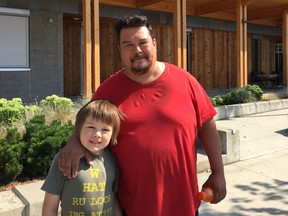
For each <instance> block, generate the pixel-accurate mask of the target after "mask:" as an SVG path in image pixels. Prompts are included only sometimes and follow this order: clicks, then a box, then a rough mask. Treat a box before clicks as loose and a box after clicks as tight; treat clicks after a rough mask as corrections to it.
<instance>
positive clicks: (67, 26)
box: [64, 18, 281, 95]
mask: <svg viewBox="0 0 288 216" xmlns="http://www.w3.org/2000/svg"><path fill="white" fill-rule="evenodd" d="M115 21H116V20H115V19H108V18H101V19H100V71H101V77H100V80H101V82H103V81H105V80H106V79H107V78H108V77H109V76H111V75H112V74H113V73H115V72H116V71H118V70H119V69H121V68H122V67H123V65H122V63H121V59H120V55H119V51H118V47H117V41H116V34H115V31H114V23H115ZM75 25H78V24H76V23H73V22H71V21H70V22H68V21H64V38H65V39H64V62H65V63H64V65H65V67H64V70H65V95H75V94H77V93H78V92H80V80H81V79H80V70H79V66H80V61H77V60H76V58H78V57H79V59H80V56H79V55H80V48H79V47H78V46H79V44H78V43H77V41H80V38H78V37H79V35H80V33H79V32H78V31H79V30H80V27H79V26H75ZM152 26H153V30H154V32H155V37H156V40H157V55H158V60H159V61H165V62H170V63H173V61H174V55H175V53H174V47H173V40H174V39H173V37H174V30H173V26H172V25H167V24H152ZM190 38H191V41H190V44H191V47H190V50H191V53H190V54H188V59H189V61H190V64H191V71H190V72H191V74H192V75H194V76H195V77H196V79H197V80H198V81H199V82H200V84H201V85H202V86H203V87H204V88H205V89H227V88H236V87H237V53H236V44H237V43H236V32H232V31H222V30H213V29H204V28H192V32H191V37H190ZM257 38H260V39H261V49H260V58H261V59H260V64H261V71H263V72H265V73H267V74H269V73H272V72H273V71H275V44H276V43H277V42H281V38H279V37H273V36H265V35H260V36H259V35H257ZM252 40H253V35H252V34H248V83H250V84H252V77H253V74H252V73H253V71H252V54H253V52H252ZM67 48H68V50H67ZM188 50H189V49H188Z"/></svg>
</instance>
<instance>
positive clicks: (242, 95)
mask: <svg viewBox="0 0 288 216" xmlns="http://www.w3.org/2000/svg"><path fill="white" fill-rule="evenodd" d="M263 94H264V92H263V90H262V89H261V88H260V87H259V86H257V85H246V86H244V87H242V88H238V89H234V90H232V91H231V92H229V93H227V94H226V95H222V96H220V95H218V96H215V97H214V98H211V99H210V100H211V102H212V104H213V106H221V105H230V104H239V103H251V102H256V101H259V100H261V98H262V96H263Z"/></svg>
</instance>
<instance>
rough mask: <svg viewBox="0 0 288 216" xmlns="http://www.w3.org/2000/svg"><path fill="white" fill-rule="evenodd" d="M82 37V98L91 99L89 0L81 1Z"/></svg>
mask: <svg viewBox="0 0 288 216" xmlns="http://www.w3.org/2000/svg"><path fill="white" fill-rule="evenodd" d="M82 3H83V35H84V96H85V97H88V98H91V96H92V87H91V75H92V68H91V65H92V50H91V44H92V43H91V0H83V2H82Z"/></svg>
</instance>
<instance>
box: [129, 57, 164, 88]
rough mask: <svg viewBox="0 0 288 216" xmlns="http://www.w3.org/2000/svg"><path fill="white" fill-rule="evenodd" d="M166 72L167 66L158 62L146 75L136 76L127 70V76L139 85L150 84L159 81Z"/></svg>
mask: <svg viewBox="0 0 288 216" xmlns="http://www.w3.org/2000/svg"><path fill="white" fill-rule="evenodd" d="M164 70H165V64H164V63H163V62H159V61H157V62H156V64H155V66H154V67H151V68H150V70H149V71H148V72H147V73H145V74H139V75H138V74H135V73H133V72H131V71H127V70H125V74H126V76H128V77H129V78H130V79H132V80H134V81H135V82H138V83H150V82H153V81H155V80H156V79H158V78H159V77H160V76H161V74H162V73H163V72H164Z"/></svg>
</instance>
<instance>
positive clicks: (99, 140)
mask: <svg viewBox="0 0 288 216" xmlns="http://www.w3.org/2000/svg"><path fill="white" fill-rule="evenodd" d="M122 119H123V114H122V112H121V111H120V110H119V109H118V108H117V107H116V106H115V105H114V104H112V103H110V102H109V101H107V100H94V101H91V102H89V103H88V104H86V105H85V106H83V107H82V108H81V109H80V110H79V112H78V113H77V116H76V123H75V134H77V135H78V137H79V139H80V141H81V144H82V145H83V146H84V147H85V148H87V149H88V150H89V151H90V152H91V153H93V165H91V166H90V167H89V166H88V165H87V163H86V161H85V159H81V161H80V164H79V169H78V175H77V177H76V178H73V179H68V178H67V177H65V176H64V175H63V174H62V172H61V171H60V170H59V168H58V165H57V160H58V157H59V153H58V154H57V155H56V156H55V158H54V160H53V162H52V165H51V167H50V170H49V173H48V175H47V178H46V180H45V182H44V184H43V186H42V188H41V189H42V190H44V191H45V192H46V193H45V198H44V203H43V209H42V215H43V216H52V215H53V216H55V215H57V214H58V206H59V202H60V201H61V210H62V212H61V214H62V215H81V216H84V215H85V216H86V215H89V216H94V215H95V216H104V215H105V216H108V215H111V216H114V215H117V216H121V215H122V214H121V210H120V207H119V204H118V200H117V197H116V194H115V192H116V191H117V184H118V167H117V163H116V159H115V157H114V155H113V154H112V153H111V152H110V150H109V149H108V148H106V147H107V146H108V145H109V143H110V144H111V145H115V144H116V143H117V140H116V138H117V135H118V133H119V129H120V122H121V120H122Z"/></svg>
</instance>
